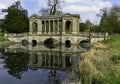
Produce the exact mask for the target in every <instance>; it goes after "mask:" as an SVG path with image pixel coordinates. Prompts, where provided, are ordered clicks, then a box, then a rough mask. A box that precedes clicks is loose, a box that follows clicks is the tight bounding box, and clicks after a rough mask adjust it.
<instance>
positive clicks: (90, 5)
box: [63, 0, 112, 23]
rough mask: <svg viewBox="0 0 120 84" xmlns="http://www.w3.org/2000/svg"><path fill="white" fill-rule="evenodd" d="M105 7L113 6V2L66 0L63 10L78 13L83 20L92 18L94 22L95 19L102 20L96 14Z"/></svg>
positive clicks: (102, 0) (103, 0)
mask: <svg viewBox="0 0 120 84" xmlns="http://www.w3.org/2000/svg"><path fill="white" fill-rule="evenodd" d="M104 7H112V3H111V2H110V1H105V0H66V1H65V5H64V7H63V11H64V12H70V13H78V14H80V16H81V18H82V21H83V22H84V21H85V20H87V19H90V20H91V21H92V22H93V23H94V22H95V20H96V21H97V22H98V21H99V20H100V18H97V17H96V14H97V13H99V10H100V9H102V8H104Z"/></svg>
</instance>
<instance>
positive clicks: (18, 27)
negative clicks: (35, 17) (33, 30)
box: [2, 1, 29, 33]
mask: <svg viewBox="0 0 120 84" xmlns="http://www.w3.org/2000/svg"><path fill="white" fill-rule="evenodd" d="M7 12H8V14H7V15H6V16H5V21H4V25H3V26H2V30H3V31H7V32H10V33H21V32H27V31H28V30H29V19H28V14H27V10H25V9H23V8H22V7H21V4H20V1H18V2H15V3H14V4H13V5H11V6H10V7H8V9H7Z"/></svg>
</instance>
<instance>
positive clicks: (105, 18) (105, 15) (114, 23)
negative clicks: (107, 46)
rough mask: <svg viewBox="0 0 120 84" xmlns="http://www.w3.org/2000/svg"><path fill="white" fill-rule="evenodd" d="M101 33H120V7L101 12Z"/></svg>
mask: <svg viewBox="0 0 120 84" xmlns="http://www.w3.org/2000/svg"><path fill="white" fill-rule="evenodd" d="M101 12H102V15H101V21H100V25H99V28H100V31H101V32H109V33H120V24H119V22H120V6H117V5H115V6H113V7H112V8H110V9H102V10H101Z"/></svg>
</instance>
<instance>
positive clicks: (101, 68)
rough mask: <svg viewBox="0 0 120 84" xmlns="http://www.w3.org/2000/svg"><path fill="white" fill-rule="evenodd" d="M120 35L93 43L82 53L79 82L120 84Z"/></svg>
mask: <svg viewBox="0 0 120 84" xmlns="http://www.w3.org/2000/svg"><path fill="white" fill-rule="evenodd" d="M119 45H120V37H119V36H113V37H111V38H110V39H107V40H104V41H102V42H98V43H95V44H94V45H93V48H92V49H91V50H90V51H88V52H84V53H83V54H82V57H81V59H82V62H81V66H80V67H79V71H78V70H77V72H78V73H79V74H80V80H79V84H120V52H119V51H120V46H119Z"/></svg>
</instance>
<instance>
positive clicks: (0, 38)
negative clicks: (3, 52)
mask: <svg viewBox="0 0 120 84" xmlns="http://www.w3.org/2000/svg"><path fill="white" fill-rule="evenodd" d="M11 43H12V42H11V41H9V40H8V39H7V38H6V37H4V34H3V33H0V48H3V47H4V46H7V45H9V44H11Z"/></svg>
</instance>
